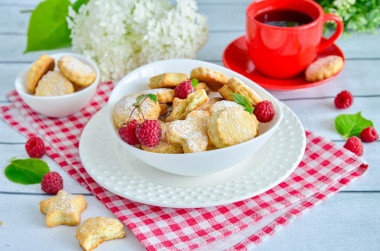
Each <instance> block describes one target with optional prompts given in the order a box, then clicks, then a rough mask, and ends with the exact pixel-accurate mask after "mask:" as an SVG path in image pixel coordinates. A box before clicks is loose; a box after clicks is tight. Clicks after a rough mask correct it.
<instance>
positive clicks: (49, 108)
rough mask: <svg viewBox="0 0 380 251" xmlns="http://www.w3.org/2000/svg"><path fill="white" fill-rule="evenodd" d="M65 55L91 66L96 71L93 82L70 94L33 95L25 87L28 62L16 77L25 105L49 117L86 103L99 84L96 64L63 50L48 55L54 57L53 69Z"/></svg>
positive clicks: (65, 113) (63, 115) (60, 114)
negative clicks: (62, 51) (54, 64)
mask: <svg viewBox="0 0 380 251" xmlns="http://www.w3.org/2000/svg"><path fill="white" fill-rule="evenodd" d="M65 55H68V56H72V57H75V58H77V59H79V60H81V61H82V62H84V63H86V64H87V65H89V66H91V68H92V69H93V70H94V71H95V73H96V79H95V81H94V83H92V84H91V85H90V86H88V87H86V88H84V89H82V90H80V91H77V92H74V93H72V94H67V95H62V96H54V97H39V96H34V95H33V94H32V93H30V92H29V91H28V89H27V88H26V75H27V74H28V71H29V69H30V67H31V66H32V64H30V65H29V66H28V67H26V68H25V69H24V70H22V71H21V72H20V73H19V74H18V75H17V78H16V82H15V87H16V91H17V93H18V94H19V95H20V97H21V98H22V100H24V102H25V103H26V104H27V105H29V106H30V108H32V109H33V110H34V111H36V112H38V113H41V114H43V115H46V116H49V117H55V118H58V117H65V116H69V115H72V114H74V113H76V112H78V111H80V110H81V109H82V108H83V107H84V106H85V105H87V104H88V102H89V100H90V99H91V97H92V96H93V95H94V93H95V91H96V87H97V86H98V84H99V69H98V67H97V65H96V64H95V62H94V61H92V60H91V59H88V58H86V57H84V56H82V55H79V54H75V53H68V52H67V53H66V52H65V53H57V54H52V55H49V56H50V57H52V58H54V59H55V63H56V68H55V70H58V67H57V62H58V60H59V59H60V58H61V57H62V56H65Z"/></svg>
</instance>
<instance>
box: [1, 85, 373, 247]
mask: <svg viewBox="0 0 380 251" xmlns="http://www.w3.org/2000/svg"><path fill="white" fill-rule="evenodd" d="M112 87H113V85H112V83H106V84H102V85H100V86H99V88H98V91H97V95H96V96H95V97H94V98H93V99H92V101H91V103H90V104H89V105H88V106H87V107H85V108H84V109H83V110H81V111H80V113H78V114H76V115H75V116H71V117H66V118H60V119H55V118H47V117H44V116H42V115H39V114H36V113H34V112H33V111H32V110H31V109H30V108H29V107H28V106H27V105H26V104H24V103H23V101H22V100H21V99H20V97H19V96H18V95H17V93H16V92H15V91H13V92H11V93H10V94H9V95H8V97H9V99H10V100H11V102H12V104H11V105H9V106H3V107H1V110H0V111H1V115H2V117H3V118H4V120H5V121H7V122H8V123H9V124H10V125H11V126H12V127H14V128H16V129H17V130H18V131H19V132H21V133H22V134H24V135H25V136H31V135H34V134H37V135H39V136H40V137H42V138H43V139H44V140H45V143H46V144H47V154H48V155H49V156H50V157H51V158H52V159H53V160H55V161H56V162H57V163H58V164H59V165H60V166H61V167H62V168H63V169H64V170H65V171H66V172H68V173H69V174H70V175H71V176H72V177H73V178H74V179H76V180H77V181H78V182H79V183H80V184H82V185H83V186H84V187H86V188H87V189H88V190H89V191H91V192H92V193H93V194H94V195H95V196H96V197H97V198H98V199H99V200H100V201H102V202H103V203H104V204H105V205H106V206H107V207H108V208H109V209H110V210H111V211H112V212H113V213H114V214H115V215H116V216H117V217H118V218H119V219H120V220H121V221H123V222H124V223H125V224H126V225H127V226H128V227H129V228H130V229H131V230H132V232H133V233H134V234H135V235H136V237H137V238H138V239H139V241H140V242H141V243H142V244H143V245H144V246H145V247H146V248H147V249H148V250H159V249H171V250H179V249H180V250H189V249H194V248H201V249H212V250H215V249H231V250H235V249H246V248H251V247H253V246H255V245H258V244H259V243H261V242H262V241H263V240H265V239H266V238H268V237H269V236H271V235H273V234H274V233H275V232H276V231H278V230H279V229H281V228H282V227H283V226H285V225H286V224H288V223H289V222H291V221H292V220H294V219H295V218H296V217H297V216H299V215H301V214H303V213H304V212H306V211H308V210H309V209H311V208H313V207H314V206H316V205H318V204H320V203H321V202H322V201H324V200H325V199H327V198H328V197H330V196H332V195H334V194H335V193H337V192H338V191H339V190H340V189H342V188H343V187H345V186H347V185H348V184H349V183H350V182H351V181H353V180H355V179H356V178H357V177H359V176H361V175H362V174H363V173H364V172H365V171H366V169H367V167H368V165H367V163H365V162H364V161H363V160H361V159H358V158H357V157H356V156H355V155H354V154H352V153H351V152H349V151H347V150H345V149H343V148H341V147H338V146H336V145H335V144H334V143H332V142H330V141H328V140H326V139H324V138H322V137H318V136H316V135H314V134H313V133H311V132H306V135H307V148H306V152H305V156H304V157H303V159H302V162H301V163H300V164H299V166H298V168H297V169H296V170H295V171H294V173H292V174H291V176H290V177H288V178H287V179H286V180H285V181H284V182H282V183H281V184H279V185H278V186H276V187H274V188H273V189H270V190H269V191H267V192H265V193H263V194H260V195H258V196H255V197H253V198H250V199H247V200H244V201H239V202H236V203H233V204H229V205H225V206H217V207H208V208H198V209H173V208H162V207H157V206H149V205H145V204H141V203H137V202H133V201H130V200H128V199H124V198H121V197H119V196H117V195H115V194H113V193H111V192H109V191H107V190H105V189H104V188H102V187H100V186H99V185H98V184H97V183H96V182H95V181H94V180H93V179H92V178H91V177H90V176H89V175H88V174H87V172H86V170H85V169H84V168H83V166H82V164H81V162H80V158H79V150H78V146H79V138H80V135H81V132H82V130H83V128H84V127H85V125H86V123H87V122H88V121H89V120H90V118H91V117H92V116H93V115H94V114H95V113H96V112H97V111H98V110H99V109H100V108H101V107H102V106H104V104H105V103H106V100H107V97H108V95H109V93H110V91H111V89H112Z"/></svg>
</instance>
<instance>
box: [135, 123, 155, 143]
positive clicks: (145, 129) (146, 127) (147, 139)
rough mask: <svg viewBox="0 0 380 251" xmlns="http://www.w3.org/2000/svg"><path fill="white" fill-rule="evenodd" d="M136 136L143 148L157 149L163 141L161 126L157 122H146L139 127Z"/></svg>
mask: <svg viewBox="0 0 380 251" xmlns="http://www.w3.org/2000/svg"><path fill="white" fill-rule="evenodd" d="M136 136H137V138H138V139H139V140H140V142H141V144H142V145H143V146H147V147H155V146H156V145H157V144H158V143H159V142H160V139H161V125H160V123H158V121H157V120H145V121H144V122H143V123H142V124H141V125H139V126H137V128H136Z"/></svg>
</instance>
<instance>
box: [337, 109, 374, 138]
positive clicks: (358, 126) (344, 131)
mask: <svg viewBox="0 0 380 251" xmlns="http://www.w3.org/2000/svg"><path fill="white" fill-rule="evenodd" d="M369 126H372V127H373V123H372V121H371V120H368V119H365V118H363V117H362V114H361V112H358V113H356V114H341V115H339V116H338V117H336V118H335V128H336V130H337V132H338V133H339V134H340V135H342V136H343V138H345V139H348V138H350V137H352V136H357V137H360V133H361V131H362V130H363V129H365V128H367V127H369Z"/></svg>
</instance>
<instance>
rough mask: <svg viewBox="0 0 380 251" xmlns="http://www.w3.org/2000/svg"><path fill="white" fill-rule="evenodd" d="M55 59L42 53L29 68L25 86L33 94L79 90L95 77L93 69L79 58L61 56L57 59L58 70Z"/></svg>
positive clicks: (48, 95) (56, 94)
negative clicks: (56, 69)
mask: <svg viewBox="0 0 380 251" xmlns="http://www.w3.org/2000/svg"><path fill="white" fill-rule="evenodd" d="M54 68H55V60H54V58H52V57H49V56H48V55H42V56H41V57H40V58H39V59H38V60H37V61H36V62H34V64H33V65H32V67H31V68H30V70H29V71H28V74H27V77H26V87H27V89H28V91H29V92H30V93H32V94H34V95H35V96H44V97H50V96H60V95H66V94H70V93H73V92H75V91H79V90H81V89H83V88H85V87H87V86H89V85H91V84H92V83H93V82H94V81H95V79H96V73H95V72H94V70H93V69H92V68H91V67H90V66H88V65H87V64H85V63H83V62H82V61H80V60H79V59H77V58H75V57H72V56H62V57H61V58H60V59H59V60H58V68H59V71H55V70H54Z"/></svg>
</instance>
